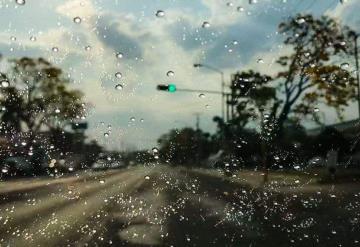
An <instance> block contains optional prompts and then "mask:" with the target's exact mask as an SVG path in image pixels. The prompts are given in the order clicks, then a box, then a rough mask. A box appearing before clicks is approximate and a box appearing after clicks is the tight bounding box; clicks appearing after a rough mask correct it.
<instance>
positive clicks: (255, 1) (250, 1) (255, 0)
mask: <svg viewBox="0 0 360 247" xmlns="http://www.w3.org/2000/svg"><path fill="white" fill-rule="evenodd" d="M257 2H258V0H249V4H255V3H257Z"/></svg>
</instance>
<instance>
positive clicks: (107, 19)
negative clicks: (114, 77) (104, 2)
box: [97, 15, 142, 59]
mask: <svg viewBox="0 0 360 247" xmlns="http://www.w3.org/2000/svg"><path fill="white" fill-rule="evenodd" d="M115 20H116V19H115V18H114V17H113V16H111V15H105V16H102V17H101V18H99V20H98V22H97V37H98V38H99V40H100V41H101V42H102V43H103V44H104V45H105V46H107V47H108V48H111V49H112V50H114V51H115V52H122V53H123V54H124V55H125V58H128V59H134V58H141V57H142V49H141V45H140V44H139V42H138V41H137V39H136V38H134V37H131V36H130V35H128V34H126V33H125V32H124V31H122V30H121V29H120V27H121V26H122V25H126V23H124V22H118V21H115ZM132 34H134V32H133V33H132Z"/></svg>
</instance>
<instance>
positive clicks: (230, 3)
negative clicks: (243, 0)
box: [226, 2, 234, 7]
mask: <svg viewBox="0 0 360 247" xmlns="http://www.w3.org/2000/svg"><path fill="white" fill-rule="evenodd" d="M226 6H228V7H232V6H234V4H233V3H232V2H227V3H226Z"/></svg>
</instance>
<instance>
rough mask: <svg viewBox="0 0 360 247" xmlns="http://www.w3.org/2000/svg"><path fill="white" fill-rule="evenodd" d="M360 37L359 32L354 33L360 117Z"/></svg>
mask: <svg viewBox="0 0 360 247" xmlns="http://www.w3.org/2000/svg"><path fill="white" fill-rule="evenodd" d="M358 38H359V34H357V33H356V34H354V45H355V66H356V81H357V93H358V95H357V96H358V99H357V100H358V111H359V119H360V76H359V55H358V44H357V40H358Z"/></svg>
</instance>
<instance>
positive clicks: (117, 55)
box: [116, 52, 124, 59]
mask: <svg viewBox="0 0 360 247" xmlns="http://www.w3.org/2000/svg"><path fill="white" fill-rule="evenodd" d="M123 56H124V54H122V53H121V52H117V53H116V58H118V59H120V58H123Z"/></svg>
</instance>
